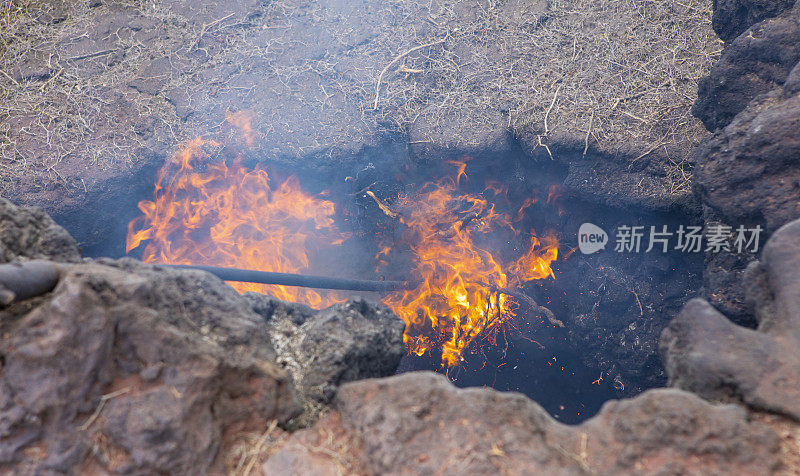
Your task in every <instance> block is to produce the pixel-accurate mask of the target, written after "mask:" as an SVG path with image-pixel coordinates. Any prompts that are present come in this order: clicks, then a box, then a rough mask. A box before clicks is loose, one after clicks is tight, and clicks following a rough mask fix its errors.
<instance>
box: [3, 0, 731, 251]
mask: <svg viewBox="0 0 800 476" xmlns="http://www.w3.org/2000/svg"><path fill="white" fill-rule="evenodd" d="M710 4H711V2H710V1H707V0H687V1H686V2H652V1H648V0H625V1H616V0H615V1H611V0H603V1H596V0H570V1H565V0H549V1H547V0H529V1H524V0H508V1H480V2H465V1H452V0H447V1H435V2H430V3H419V2H411V1H407V0H399V1H392V2H384V1H366V2H361V3H352V2H346V1H342V0H331V1H326V2H310V1H291V0H287V1H262V0H236V1H232V2H188V1H181V0H156V1H151V2H143V1H135V0H126V1H117V0H111V1H101V0H84V1H65V0H47V1H35V2H34V1H24V0H12V1H10V2H4V6H3V7H2V11H1V12H0V195H2V196H5V197H7V198H10V199H12V200H13V201H15V202H17V203H21V204H37V205H42V206H44V207H45V209H47V210H48V211H49V212H50V213H53V214H54V215H55V216H56V218H57V219H58V218H59V217H61V216H63V215H65V214H68V213H70V212H71V211H75V210H84V209H87V208H88V209H93V210H94V211H96V212H97V213H98V214H99V215H98V216H99V217H103V216H105V215H107V216H109V217H111V216H114V215H115V214H117V213H118V210H117V209H116V208H115V207H114V206H113V205H112V204H113V203H115V202H119V201H120V200H122V199H123V198H124V197H129V196H135V195H137V194H141V190H139V189H137V188H136V187H137V186H139V187H141V184H142V183H146V184H147V185H148V186H150V184H151V183H152V177H153V175H154V172H153V170H154V169H155V168H156V167H158V166H159V165H160V164H161V163H163V161H164V159H165V158H166V157H168V156H169V155H171V153H172V152H173V151H174V150H175V148H176V147H177V145H178V144H179V143H180V142H181V141H183V140H186V139H188V138H191V137H195V136H197V135H205V136H214V135H216V136H219V135H222V134H225V133H226V130H225V127H224V120H225V113H226V111H228V110H231V111H236V110H241V109H249V110H251V111H253V113H254V123H253V125H254V128H255V131H256V133H257V140H256V143H255V146H254V148H253V149H252V156H253V158H255V159H256V160H262V161H274V160H278V161H284V162H290V163H295V164H310V165H312V166H315V165H326V164H331V163H333V164H339V163H349V162H353V161H355V162H359V161H360V162H363V161H364V157H365V156H369V155H370V154H375V153H376V152H375V151H376V150H377V151H378V155H380V153H381V152H380V149H376V148H378V147H381V146H382V145H384V144H386V143H387V142H389V141H395V140H398V139H399V140H400V141H403V142H408V143H409V144H410V145H411V147H412V155H415V156H416V157H417V158H418V159H420V160H424V159H427V158H435V157H436V156H437V154H440V153H441V152H442V151H444V152H456V153H474V152H475V151H483V152H486V151H491V152H492V153H497V154H501V153H502V152H503V151H504V150H507V149H508V147H510V144H511V143H516V144H521V145H522V146H523V147H524V148H526V150H528V151H529V152H530V153H531V154H532V155H533V156H543V157H545V158H548V160H549V156H552V157H553V158H554V159H557V160H564V161H574V160H581V159H587V160H588V159H589V158H593V160H594V159H597V158H599V159H598V160H602V159H603V158H605V157H619V158H621V160H622V162H623V163H627V164H634V167H635V168H642V167H644V168H647V169H648V170H647V171H646V172H645V173H646V174H650V175H654V176H655V177H656V179H654V180H652V181H650V182H646V183H645V185H644V186H643V185H642V181H641V178H640V177H639V176H638V175H637V176H636V177H634V178H635V180H634V179H633V178H632V179H631V180H628V181H627V182H625V183H621V184H618V185H619V186H621V187H623V188H625V187H627V188H633V189H634V190H626V191H625V192H624V193H622V195H625V194H633V195H636V194H642V195H650V196H651V201H653V200H652V197H656V198H664V197H670V196H686V195H687V194H688V193H689V184H690V179H691V164H690V163H689V162H690V159H689V151H690V150H691V149H692V147H694V146H695V145H696V144H697V142H698V141H699V138H700V137H701V135H702V132H703V131H702V126H701V125H700V124H699V123H698V121H697V120H696V119H694V118H693V117H692V116H691V115H690V112H689V111H690V107H691V104H692V102H693V101H694V99H695V95H696V88H697V81H698V79H699V78H700V77H701V76H703V75H705V74H706V73H707V71H708V70H709V68H710V65H711V63H712V62H713V61H714V60H715V58H716V57H717V56H718V52H719V49H720V42H719V40H717V39H716V36H715V35H714V33H713V31H712V29H711V20H710V17H711V13H710V7H711V5H710ZM587 154H588V155H587ZM576 155H577V159H575V157H576ZM629 169H630V167H629ZM607 175H609V174H607ZM610 175H614V174H613V173H612V174H610ZM604 180H605V179H604ZM637 181H638V182H637ZM577 182H580V180H577ZM651 182H652V183H651ZM597 184H601V185H602V184H603V180H600V181H597V182H596V183H593V184H592V186H595V185H597ZM654 184H655V186H654ZM610 186H611V187H613V186H615V185H613V184H612V185H610ZM656 201H657V200H656ZM133 203H135V201H133ZM104 214H105V215H104ZM99 221H103V220H102V218H101V219H100V220H99ZM86 225H87V226H74V227H69V228H70V231H72V232H73V233H75V234H76V235H77V237H78V239H79V241H82V242H87V241H91V240H92V238H91V237H89V236H88V235H86V234H81V233H76V230H77V229H79V228H87V227H88V224H86Z"/></svg>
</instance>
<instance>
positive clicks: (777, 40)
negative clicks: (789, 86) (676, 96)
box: [692, 7, 800, 131]
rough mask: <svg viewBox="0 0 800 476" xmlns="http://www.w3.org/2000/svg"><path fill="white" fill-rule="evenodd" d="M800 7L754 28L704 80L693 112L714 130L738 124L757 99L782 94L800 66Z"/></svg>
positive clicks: (738, 40) (724, 54)
mask: <svg viewBox="0 0 800 476" xmlns="http://www.w3.org/2000/svg"><path fill="white" fill-rule="evenodd" d="M798 19H800V7H795V8H794V9H793V10H787V11H786V12H785V13H784V14H782V15H780V16H778V17H775V18H770V19H767V20H764V21H762V22H760V23H758V24H756V25H753V27H752V28H750V29H749V30H748V31H746V32H745V33H743V34H742V35H740V36H739V37H738V38H736V39H735V40H734V41H733V42H732V43H730V44H729V45H728V46H727V47H726V48H725V50H724V51H723V52H722V57H721V58H720V60H719V62H718V63H717V64H716V65H714V67H713V68H712V69H711V72H710V73H709V75H708V76H707V77H705V78H703V79H701V80H700V83H699V85H698V97H697V100H696V101H695V103H694V106H693V108H692V113H693V114H694V115H695V116H696V117H698V118H699V119H700V120H702V121H703V124H705V126H706V128H707V129H708V130H710V131H715V130H717V129H721V128H723V127H725V126H727V125H728V124H730V123H731V121H733V119H734V117H736V115H737V114H739V113H740V112H742V111H743V110H744V109H745V108H746V107H747V105H748V104H749V103H750V101H752V100H753V99H755V98H757V97H758V96H760V95H762V94H766V93H769V92H770V91H772V90H774V89H780V87H781V86H782V85H783V84H784V82H785V81H786V79H787V77H788V76H789V72H790V71H791V70H792V68H793V67H794V66H795V65H796V64H797V62H798V61H800V21H798Z"/></svg>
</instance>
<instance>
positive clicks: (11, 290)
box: [0, 260, 68, 306]
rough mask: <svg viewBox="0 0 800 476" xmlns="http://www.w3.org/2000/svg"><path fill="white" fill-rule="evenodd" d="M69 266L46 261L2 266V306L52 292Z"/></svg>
mask: <svg viewBox="0 0 800 476" xmlns="http://www.w3.org/2000/svg"><path fill="white" fill-rule="evenodd" d="M67 266H68V265H64V264H59V263H54V262H52V261H44V260H33V261H25V262H22V263H19V262H14V263H8V264H0V305H2V306H8V305H9V304H11V303H12V302H14V301H22V300H23V299H28V298H32V297H35V296H39V295H42V294H44V293H47V292H50V291H52V290H53V288H55V287H56V284H58V280H59V279H60V278H61V272H62V271H63V270H64V269H66V267H67Z"/></svg>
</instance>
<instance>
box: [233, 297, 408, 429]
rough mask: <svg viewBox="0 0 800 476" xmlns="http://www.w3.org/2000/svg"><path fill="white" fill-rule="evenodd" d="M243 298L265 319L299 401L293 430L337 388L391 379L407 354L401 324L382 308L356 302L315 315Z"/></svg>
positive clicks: (274, 301) (314, 415)
mask: <svg viewBox="0 0 800 476" xmlns="http://www.w3.org/2000/svg"><path fill="white" fill-rule="evenodd" d="M246 298H247V299H248V301H250V303H251V304H252V305H253V309H254V310H255V311H256V312H258V313H259V314H260V315H261V316H262V317H264V318H265V319H266V320H267V323H268V328H269V331H268V332H269V335H270V339H271V341H272V344H273V345H274V347H275V348H276V350H277V351H278V354H279V355H278V362H279V363H281V364H282V365H283V366H284V367H285V368H286V369H287V370H288V371H289V373H290V374H291V375H292V378H293V380H294V383H295V386H296V388H297V389H298V391H299V392H300V394H301V396H302V400H303V407H304V410H305V412H304V414H303V415H302V416H301V417H299V418H298V419H296V420H295V422H294V424H295V425H297V426H308V425H309V424H310V423H313V422H314V421H315V420H316V419H317V418H318V417H319V415H320V414H321V413H322V412H323V411H325V409H326V408H327V405H328V403H330V401H331V399H332V398H333V396H334V395H335V393H336V389H337V387H338V386H339V385H341V384H343V383H345V382H351V381H354V380H360V379H365V378H371V377H384V376H387V375H392V374H394V372H395V370H396V369H397V366H398V365H399V363H400V359H401V358H402V357H403V355H405V353H406V349H405V346H404V345H403V329H404V324H403V321H401V320H400V319H399V318H398V317H397V316H396V315H395V314H394V313H392V312H391V311H390V310H389V309H388V308H386V307H384V306H381V305H374V304H370V303H368V302H367V301H365V300H363V299H357V300H349V301H347V302H344V303H341V304H335V305H333V306H331V307H329V308H328V309H325V310H322V311H319V312H316V313H314V312H313V310H311V309H310V308H308V307H307V306H303V305H300V304H290V303H285V302H283V301H280V300H278V299H274V298H270V297H267V296H264V295H260V294H254V293H248V294H247V295H246Z"/></svg>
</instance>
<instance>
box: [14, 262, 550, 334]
mask: <svg viewBox="0 0 800 476" xmlns="http://www.w3.org/2000/svg"><path fill="white" fill-rule="evenodd" d="M70 266H71V265H69V264H63V263H55V262H53V261H45V260H32V261H25V262H21V263H20V262H14V263H7V264H0V306H8V305H9V304H11V303H13V302H15V301H22V300H24V299H29V298H32V297H35V296H40V295H42V294H44V293H47V292H50V291H52V290H53V288H55V287H56V285H57V284H58V281H59V279H60V278H61V275H62V273H63V272H64V271H65V270H66V269H68V268H69V267H70ZM155 266H156V267H158V268H164V269H184V270H196V271H205V272H207V273H210V274H213V275H214V276H216V277H218V278H220V279H222V280H223V281H240V282H248V283H260V284H275V285H281V286H298V287H306V288H317V289H340V290H350V291H378V292H386V291H395V290H398V289H408V288H411V287H414V285H415V283H413V282H408V281H368V280H363V279H346V278H330V277H326V276H304V275H300V274H291V273H274V272H269V271H254V270H248V269H236V268H219V267H215V266H195V265H178V264H176V265H167V264H159V265H155ZM495 291H497V292H500V293H503V294H507V295H509V296H511V297H514V298H517V299H519V300H521V301H522V302H524V303H525V304H526V305H528V307H530V308H531V310H532V311H534V312H536V313H539V314H542V315H544V316H545V317H546V318H547V319H548V320H549V321H550V322H551V323H552V324H554V325H557V326H559V327H564V324H563V323H562V322H561V321H559V320H558V319H556V318H555V316H554V315H553V312H552V311H551V310H550V309H548V308H546V307H544V306H540V305H538V304H537V303H536V301H534V300H533V299H532V298H531V297H530V296H528V295H526V294H524V293H523V292H522V291H517V290H513V289H500V288H495Z"/></svg>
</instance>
